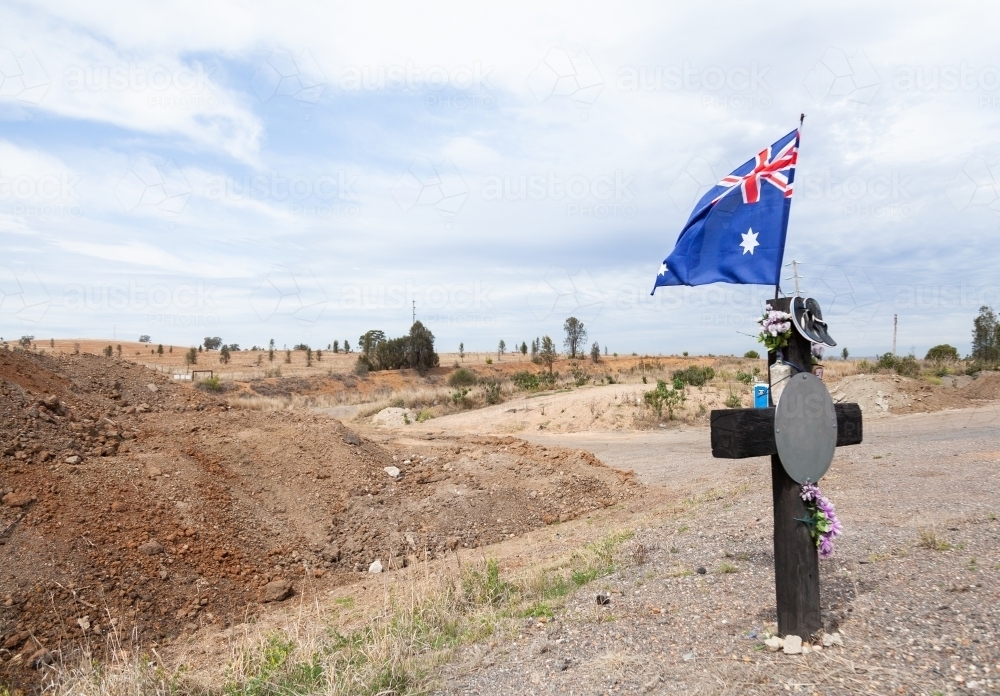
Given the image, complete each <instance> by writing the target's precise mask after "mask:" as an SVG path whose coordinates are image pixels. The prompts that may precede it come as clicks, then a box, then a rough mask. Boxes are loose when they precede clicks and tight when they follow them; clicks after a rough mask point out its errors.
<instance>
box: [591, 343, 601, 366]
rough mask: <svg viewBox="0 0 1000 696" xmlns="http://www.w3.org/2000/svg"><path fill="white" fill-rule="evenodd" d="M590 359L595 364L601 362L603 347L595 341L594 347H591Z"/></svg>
mask: <svg viewBox="0 0 1000 696" xmlns="http://www.w3.org/2000/svg"><path fill="white" fill-rule="evenodd" d="M590 359H591V360H593V361H594V362H595V363H596V362H600V361H601V346H600V345H598V343H597V341H594V345H592V346H591V347H590Z"/></svg>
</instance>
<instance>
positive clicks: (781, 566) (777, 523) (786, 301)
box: [767, 297, 823, 637]
mask: <svg viewBox="0 0 1000 696" xmlns="http://www.w3.org/2000/svg"><path fill="white" fill-rule="evenodd" d="M790 305H791V298H788V297H783V298H779V299H777V300H773V301H772V302H771V306H772V307H773V308H774V309H776V310H778V311H780V312H790V311H791V306H790ZM785 358H786V362H789V363H791V364H792V365H793V366H796V367H798V368H800V369H802V370H804V371H809V370H811V367H812V345H811V344H810V342H809V339H807V338H805V337H804V336H802V335H801V334H799V332H798V331H795V330H793V331H792V335H791V337H790V338H789V339H788V346H787V347H786V348H785ZM776 359H777V354H776V353H775V352H774V351H770V352H769V353H768V355H767V364H768V368H770V366H771V365H773V364H774V362H775V360H776ZM771 405H772V406H774V405H775V404H774V402H773V401H772V402H771ZM800 491H801V488H800V486H799V484H798V483H796V482H795V481H794V480H792V477H790V476H789V475H788V472H786V471H785V467H784V466H783V465H782V463H781V457H780V456H779V455H778V454H777V452H775V453H774V454H772V455H771V493H772V497H773V500H774V590H775V595H776V599H777V606H778V631H779V632H780V633H782V634H784V635H797V636H803V637H805V636H811V635H812V634H813V633H815V632H816V631H818V630H819V629H820V628H822V627H823V617H822V614H821V612H820V601H819V552H818V551H817V549H816V544H815V543H813V540H812V537H811V536H810V534H809V527H807V526H806V525H805V524H803V523H802V522H799V521H798V520H802V519H806V517H807V514H808V513H807V511H806V504H805V502H804V501H803V500H802V496H801V495H800Z"/></svg>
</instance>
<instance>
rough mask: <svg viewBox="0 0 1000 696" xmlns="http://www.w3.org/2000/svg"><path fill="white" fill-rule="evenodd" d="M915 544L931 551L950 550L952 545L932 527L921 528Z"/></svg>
mask: <svg viewBox="0 0 1000 696" xmlns="http://www.w3.org/2000/svg"><path fill="white" fill-rule="evenodd" d="M917 546H919V547H920V548H923V549H930V550H931V551H951V550H952V549H953V548H954V546H952V545H951V542H949V541H948V540H947V539H945V538H944V537H943V536H941V535H939V534H938V533H937V532H936V531H935V530H933V529H921V530H920V537H919V539H918V541H917Z"/></svg>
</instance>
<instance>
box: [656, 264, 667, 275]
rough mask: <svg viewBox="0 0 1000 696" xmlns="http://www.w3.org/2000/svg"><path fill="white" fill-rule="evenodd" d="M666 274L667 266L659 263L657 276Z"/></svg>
mask: <svg viewBox="0 0 1000 696" xmlns="http://www.w3.org/2000/svg"><path fill="white" fill-rule="evenodd" d="M666 274H667V264H665V263H661V264H660V272H659V273H658V274H657V275H666Z"/></svg>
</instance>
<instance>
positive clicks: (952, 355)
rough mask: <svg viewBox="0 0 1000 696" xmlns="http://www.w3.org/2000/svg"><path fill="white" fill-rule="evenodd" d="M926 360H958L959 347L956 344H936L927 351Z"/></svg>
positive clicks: (940, 361) (938, 361)
mask: <svg viewBox="0 0 1000 696" xmlns="http://www.w3.org/2000/svg"><path fill="white" fill-rule="evenodd" d="M924 360H930V361H932V362H936V363H942V362H948V361H957V360H958V349H956V348H955V346H950V345H948V344H947V343H942V344H940V345H936V346H934V347H933V348H931V349H930V350H929V351H927V355H926V356H925V357H924Z"/></svg>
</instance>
